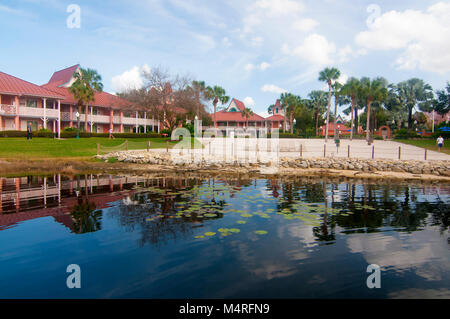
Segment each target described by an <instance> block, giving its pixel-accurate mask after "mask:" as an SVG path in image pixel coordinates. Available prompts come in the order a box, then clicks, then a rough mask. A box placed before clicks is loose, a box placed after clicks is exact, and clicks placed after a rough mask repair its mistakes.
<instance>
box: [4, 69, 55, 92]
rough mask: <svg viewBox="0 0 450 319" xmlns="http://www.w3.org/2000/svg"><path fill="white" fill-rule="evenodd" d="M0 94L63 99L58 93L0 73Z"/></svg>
mask: <svg viewBox="0 0 450 319" xmlns="http://www.w3.org/2000/svg"><path fill="white" fill-rule="evenodd" d="M0 94H11V95H19V96H34V97H42V98H55V99H62V98H63V96H61V95H59V94H58V93H56V92H54V91H51V90H48V89H46V88H43V87H41V86H39V85H36V84H33V83H30V82H27V81H24V80H22V79H19V78H16V77H15V76H12V75H9V74H6V73H3V72H0Z"/></svg>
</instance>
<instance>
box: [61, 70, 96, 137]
mask: <svg viewBox="0 0 450 319" xmlns="http://www.w3.org/2000/svg"><path fill="white" fill-rule="evenodd" d="M73 76H74V78H75V82H73V83H72V85H71V86H70V87H69V91H70V93H72V95H73V96H74V98H75V99H76V100H78V103H77V104H78V112H80V107H81V106H83V105H85V107H86V108H85V112H84V130H85V132H87V130H88V116H87V115H88V107H89V105H88V104H89V102H94V101H95V92H96V91H97V92H102V91H103V83H102V77H101V75H100V74H98V73H97V71H96V70H93V69H83V68H81V69H80V72H75V73H74V74H73Z"/></svg>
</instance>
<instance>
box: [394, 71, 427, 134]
mask: <svg viewBox="0 0 450 319" xmlns="http://www.w3.org/2000/svg"><path fill="white" fill-rule="evenodd" d="M396 88H397V89H396V91H397V94H398V95H399V96H403V97H404V98H405V99H406V107H407V109H408V129H409V130H410V129H411V128H412V123H413V117H412V112H413V109H414V108H415V107H416V106H419V108H420V109H424V110H426V109H427V108H430V107H431V104H432V100H433V97H434V94H433V88H432V87H431V85H429V84H426V83H425V82H424V81H423V80H421V79H418V78H413V79H409V80H408V81H404V82H400V83H399V84H397V86H396Z"/></svg>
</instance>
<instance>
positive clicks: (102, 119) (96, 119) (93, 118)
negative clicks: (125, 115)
mask: <svg viewBox="0 0 450 319" xmlns="http://www.w3.org/2000/svg"><path fill="white" fill-rule="evenodd" d="M109 119H110V117H109V115H89V116H88V121H89V122H93V123H109Z"/></svg>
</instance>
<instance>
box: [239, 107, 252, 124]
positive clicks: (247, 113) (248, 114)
mask: <svg viewBox="0 0 450 319" xmlns="http://www.w3.org/2000/svg"><path fill="white" fill-rule="evenodd" d="M253 114H254V113H253V111H252V110H251V109H249V108H248V107H246V108H245V109H243V110H242V112H241V115H242V117H244V118H245V126H246V127H247V128H248V119H249V118H251V117H252V116H253Z"/></svg>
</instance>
